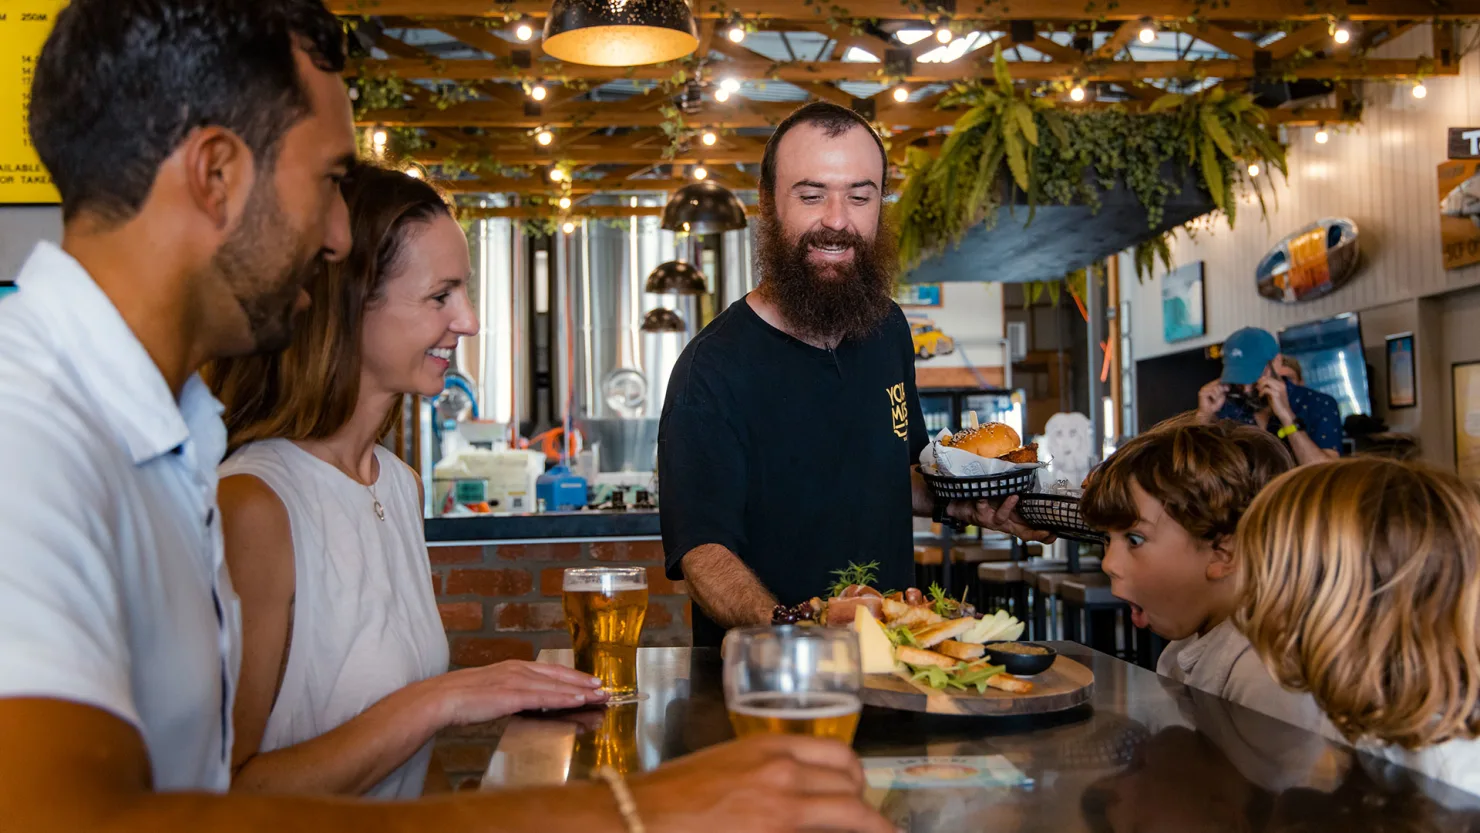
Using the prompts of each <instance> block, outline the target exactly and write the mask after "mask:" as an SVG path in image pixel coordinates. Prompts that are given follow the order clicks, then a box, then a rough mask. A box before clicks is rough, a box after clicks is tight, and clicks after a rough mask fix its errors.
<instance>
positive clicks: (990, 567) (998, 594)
mask: <svg viewBox="0 0 1480 833" xmlns="http://www.w3.org/2000/svg"><path fill="white" fill-rule="evenodd" d="M976 579H977V582H976V583H977V596H976V597H977V598H978V599H980V600H981V601H979V602H978V603H977V605H976V609H977V610H978V611H979V612H981V613H982V614H985V615H990V614H992V613H995V612H996V611H997V610H1006V611H1007V612H1008V613H1010V614H1012V615H1013V616H1016V617H1018V618H1019V619H1023V618H1025V617H1026V616H1027V610H1026V608H1027V603H1026V602H1027V600H1026V598H1024V599H1023V602H1022V604H1021V606H1019V602H1018V598H1019V596H1020V593H1019V588H1021V587H1023V586H1024V585H1023V565H1022V563H1021V562H1017V561H1002V562H989V563H986V564H980V565H977V568H976Z"/></svg>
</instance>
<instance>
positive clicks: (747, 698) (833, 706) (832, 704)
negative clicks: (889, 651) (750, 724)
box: [729, 691, 863, 720]
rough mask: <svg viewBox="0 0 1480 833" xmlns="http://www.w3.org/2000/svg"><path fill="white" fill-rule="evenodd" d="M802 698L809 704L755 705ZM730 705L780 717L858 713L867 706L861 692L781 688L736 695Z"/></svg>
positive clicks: (737, 709)
mask: <svg viewBox="0 0 1480 833" xmlns="http://www.w3.org/2000/svg"><path fill="white" fill-rule="evenodd" d="M802 698H805V699H806V700H807V701H809V702H808V705H807V706H804V707H782V708H775V707H771V706H762V705H755V702H756V701H761V702H765V701H767V700H777V699H787V700H791V699H802ZM729 709H730V711H732V712H734V713H736V714H744V715H750V716H752V717H770V718H776V719H779V720H820V719H823V718H829V717H846V716H848V715H850V714H857V713H858V712H860V711H862V710H863V702H862V701H861V700H859V699H858V697H857V695H853V694H846V693H843V692H835V691H815V692H814V691H809V692H806V693H805V694H802V695H797V694H793V693H790V692H780V691H753V692H751V693H749V694H741V695H738V696H736V697H735V699H734V700H732V701H731V702H730V704H729Z"/></svg>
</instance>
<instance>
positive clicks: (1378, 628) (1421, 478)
mask: <svg viewBox="0 0 1480 833" xmlns="http://www.w3.org/2000/svg"><path fill="white" fill-rule="evenodd" d="M1234 546H1235V548H1236V550H1237V552H1238V554H1239V559H1238V562H1239V564H1240V565H1241V566H1240V578H1241V580H1242V581H1243V586H1242V589H1243V601H1242V603H1241V606H1240V609H1239V610H1237V611H1236V612H1235V614H1234V621H1235V623H1236V624H1237V625H1238V626H1239V628H1240V629H1241V630H1243V632H1244V633H1245V634H1247V635H1248V637H1249V641H1250V642H1251V643H1252V644H1253V646H1254V649H1255V650H1256V651H1257V652H1258V653H1259V655H1260V656H1261V657H1262V658H1263V659H1264V661H1265V663H1266V664H1267V665H1269V667H1270V669H1271V670H1272V671H1273V672H1274V675H1275V677H1276V678H1277V679H1279V681H1280V682H1281V683H1283V684H1285V685H1286V686H1289V687H1291V688H1296V689H1306V690H1309V691H1310V692H1311V694H1313V695H1314V696H1315V699H1316V702H1317V703H1319V704H1320V706H1321V708H1322V709H1323V710H1325V712H1326V714H1327V715H1328V716H1329V717H1330V718H1331V722H1332V723H1333V724H1334V725H1335V726H1336V728H1337V729H1339V730H1340V731H1341V732H1342V734H1343V735H1345V736H1346V737H1347V738H1348V739H1349V740H1353V741H1356V740H1361V739H1365V738H1373V739H1376V740H1379V741H1383V742H1386V743H1392V744H1397V745H1399V746H1403V747H1406V748H1409V749H1416V748H1418V747H1421V746H1429V745H1432V744H1438V743H1443V742H1444V741H1447V740H1451V739H1454V738H1473V737H1476V736H1477V735H1480V644H1477V637H1480V634H1477V632H1476V631H1477V625H1480V622H1477V617H1480V489H1477V488H1476V486H1474V485H1472V484H1469V483H1466V482H1464V481H1462V480H1460V479H1459V478H1457V477H1455V476H1454V475H1452V474H1446V473H1444V472H1439V471H1434V470H1431V469H1427V468H1423V467H1420V466H1416V465H1412V464H1409V463H1402V462H1398V461H1395V460H1387V459H1382V458H1376V457H1359V458H1352V459H1347V460H1339V461H1333V462H1329V463H1320V464H1317V465H1311V466H1304V467H1301V468H1298V469H1296V470H1294V471H1292V472H1290V473H1288V474H1285V475H1284V476H1282V477H1280V478H1279V479H1278V480H1276V481H1274V483H1272V484H1270V486H1269V488H1267V489H1265V490H1264V492H1262V493H1261V494H1260V495H1259V497H1258V498H1256V499H1255V501H1254V503H1253V504H1252V505H1251V506H1250V507H1249V511H1248V512H1247V513H1246V514H1245V515H1244V518H1243V521H1242V522H1241V523H1240V524H1239V527H1238V533H1237V535H1236V537H1235V543H1234Z"/></svg>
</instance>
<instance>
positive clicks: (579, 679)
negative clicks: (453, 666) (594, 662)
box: [417, 660, 607, 728]
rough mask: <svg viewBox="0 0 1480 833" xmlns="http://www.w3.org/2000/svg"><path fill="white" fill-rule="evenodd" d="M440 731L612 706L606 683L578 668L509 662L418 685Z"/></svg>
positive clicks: (444, 676) (432, 679) (459, 672)
mask: <svg viewBox="0 0 1480 833" xmlns="http://www.w3.org/2000/svg"><path fill="white" fill-rule="evenodd" d="M417 685H418V686H420V687H422V693H423V695H425V696H428V697H430V698H431V702H432V703H433V708H434V709H435V710H436V714H437V715H438V717H437V720H436V722H437V724H438V727H439V728H440V727H445V726H466V725H469V724H472V723H486V722H488V721H490V720H497V719H499V718H501V717H507V716H509V715H511V714H514V713H516V712H521V711H530V710H533V709H578V708H581V707H583V706H590V705H595V704H597V703H604V702H606V699H607V695H606V692H603V691H601V689H600V686H601V681H600V680H598V679H597V678H595V677H593V676H591V675H590V674H583V673H581V672H579V671H577V670H575V669H574V668H566V667H565V666H562V665H550V664H548V663H539V662H526V661H524V660H507V661H504V662H500V663H495V664H493V665H485V666H482V667H479V668H465V669H462V670H460V671H451V672H448V673H446V674H442V675H439V676H436V677H432V678H431V679H429V680H426V681H424V682H421V683H418V684H417Z"/></svg>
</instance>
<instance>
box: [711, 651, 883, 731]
mask: <svg viewBox="0 0 1480 833" xmlns="http://www.w3.org/2000/svg"><path fill="white" fill-rule="evenodd" d="M723 653H724V664H725V671H724V680H725V707H726V709H727V710H728V711H729V713H730V725H731V726H733V727H734V729H735V734H736V735H738V736H740V737H745V736H747V735H754V734H760V733H762V732H772V733H776V734H783V735H812V736H813V737H821V738H833V739H835V740H840V741H842V742H844V743H852V742H853V732H854V731H855V730H857V728H858V713H859V711H860V710H861V708H862V703H861V702H860V700H859V699H858V692H859V690H860V689H861V688H862V687H863V674H862V670H861V669H862V664H861V663H860V662H859V658H858V637H857V636H856V635H855V634H854V633H853V631H852V630H851V629H839V628H815V627H794V626H783V627H775V628H747V629H743V630H732V631H730V632H729V633H728V634H727V635H726V636H725V645H724V651H723Z"/></svg>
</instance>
